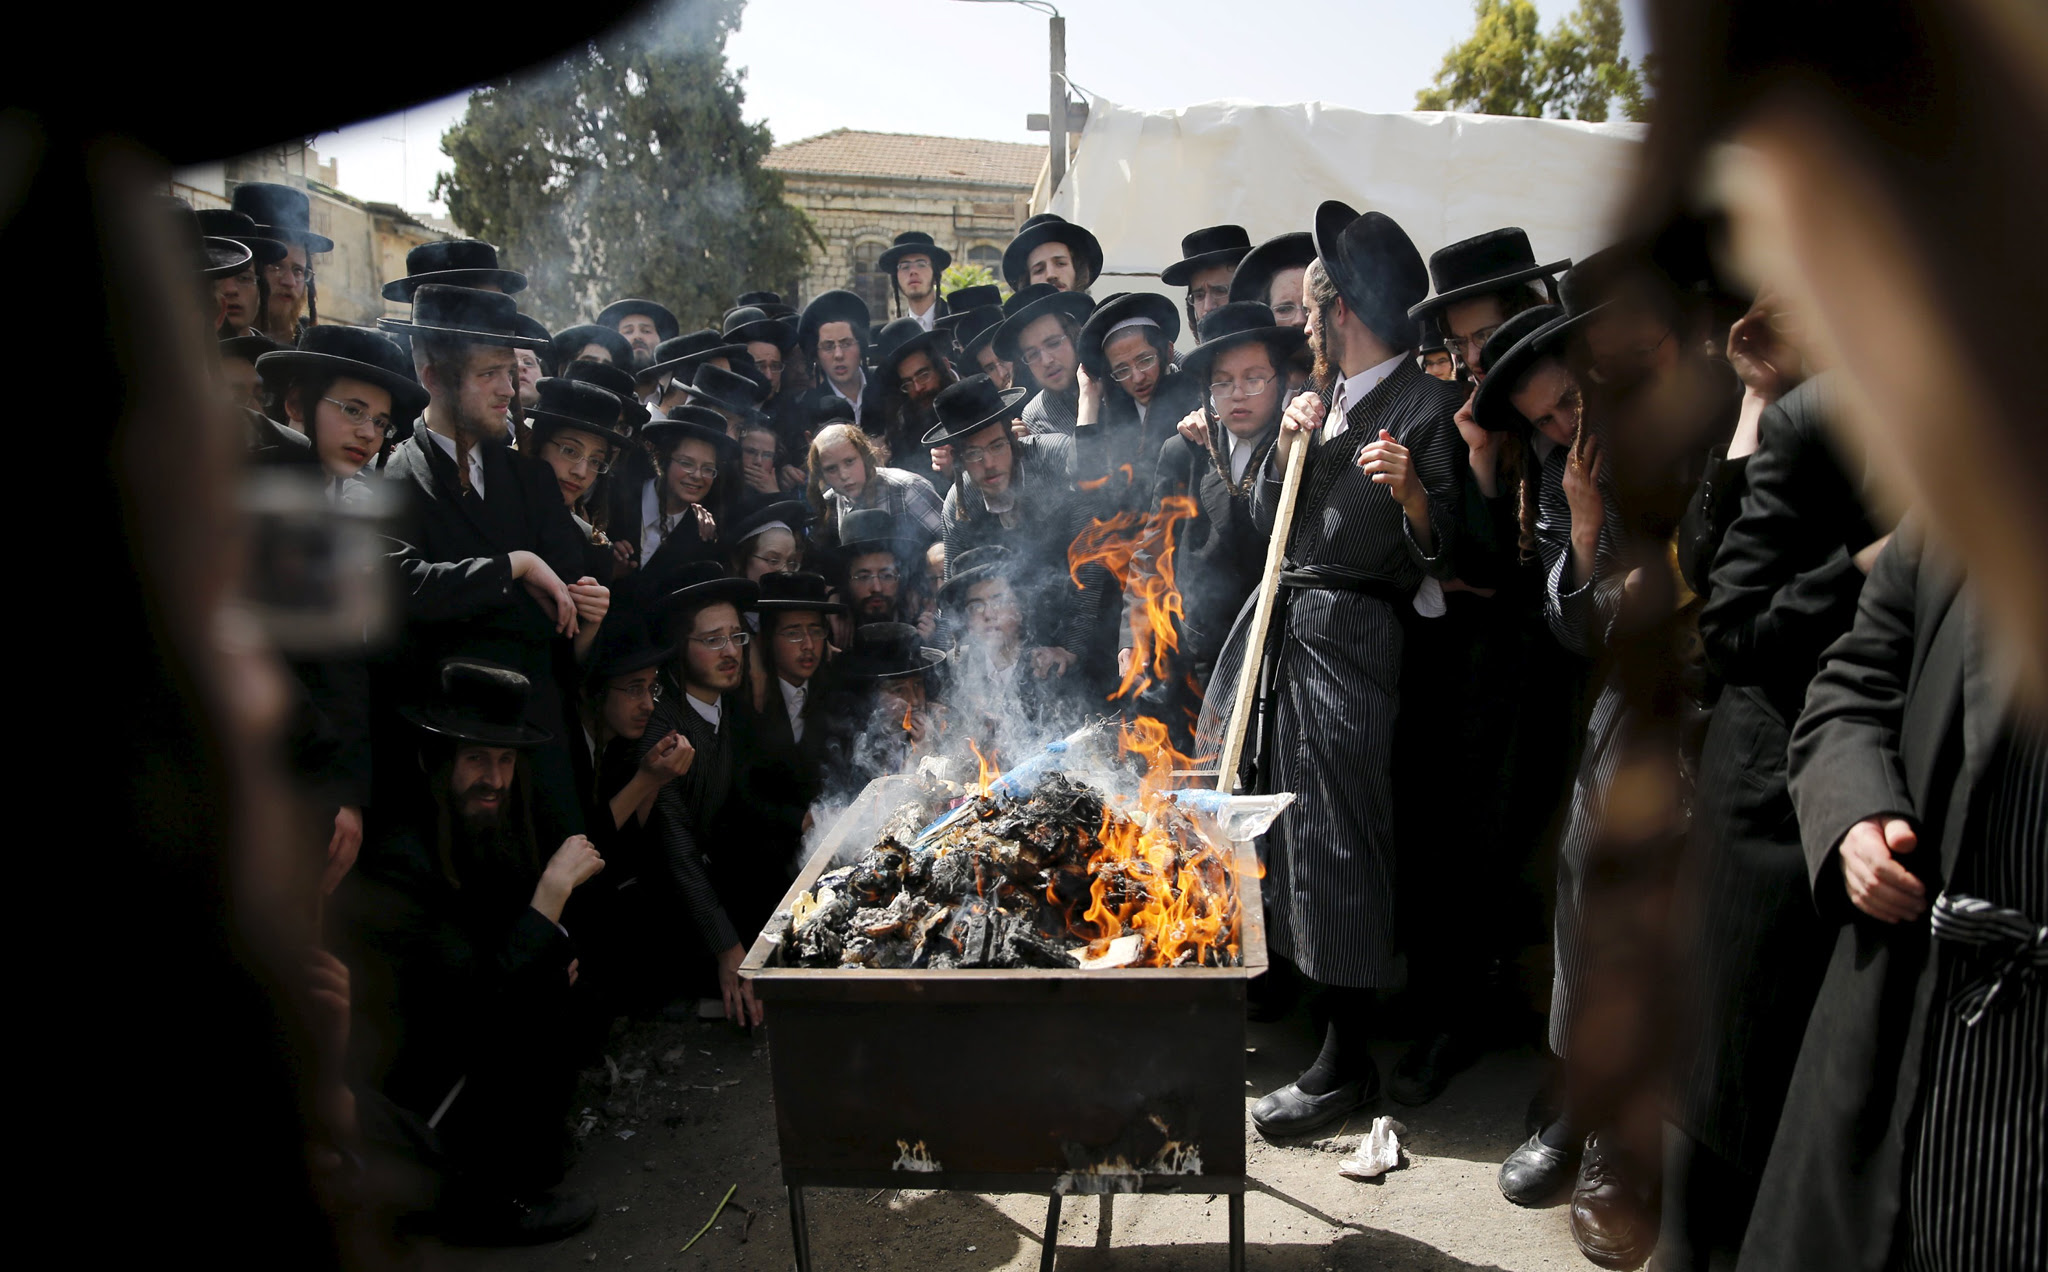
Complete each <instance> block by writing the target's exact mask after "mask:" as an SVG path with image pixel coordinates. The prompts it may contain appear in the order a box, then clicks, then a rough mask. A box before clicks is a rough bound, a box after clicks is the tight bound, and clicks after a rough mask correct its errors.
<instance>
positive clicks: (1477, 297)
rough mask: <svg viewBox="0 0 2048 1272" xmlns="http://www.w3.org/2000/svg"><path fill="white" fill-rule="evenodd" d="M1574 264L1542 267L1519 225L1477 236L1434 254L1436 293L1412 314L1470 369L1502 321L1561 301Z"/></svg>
mask: <svg viewBox="0 0 2048 1272" xmlns="http://www.w3.org/2000/svg"><path fill="white" fill-rule="evenodd" d="M1571 264H1572V263H1571V261H1570V260H1569V259H1566V260H1561V261H1552V262H1550V263H1549V264H1548V265H1538V264H1537V263H1536V253H1535V250H1534V249H1533V248H1531V247H1530V246H1529V235H1528V233H1527V231H1525V230H1523V229H1521V228H1520V227H1518V226H1509V227H1507V228H1506V229H1500V230H1488V231H1487V232H1486V233H1484V234H1475V235H1473V236H1472V237H1471V238H1468V239H1460V240H1459V241H1457V242H1456V243H1453V244H1451V245H1450V246H1448V247H1442V248H1438V249H1437V250H1436V252H1435V253H1433V254H1432V255H1431V256H1430V258H1429V276H1430V280H1431V281H1432V282H1433V283H1434V284H1435V285H1436V294H1435V295H1433V296H1431V297H1430V298H1429V299H1428V300H1425V301H1423V302H1422V303H1421V304H1419V305H1417V306H1415V308H1414V310H1413V311H1412V312H1411V313H1410V314H1409V317H1411V318H1416V319H1419V320H1421V321H1422V322H1423V323H1424V324H1425V325H1432V326H1434V328H1435V329H1437V330H1438V331H1439V332H1440V333H1441V337H1442V340H1443V343H1444V346H1445V347H1446V348H1447V349H1449V350H1450V351H1451V353H1453V354H1455V355H1456V356H1457V358H1458V360H1459V362H1460V363H1461V364H1462V365H1464V366H1465V367H1467V368H1469V367H1470V366H1471V365H1472V364H1473V363H1475V362H1477V361H1479V351H1480V349H1482V348H1483V347H1485V345H1486V341H1487V338H1488V337H1489V336H1491V335H1493V333H1494V332H1495V331H1497V330H1499V329H1500V325H1501V324H1502V323H1504V322H1506V321H1507V320H1508V319H1510V318H1512V317H1514V316H1515V315H1516V314H1518V313H1521V312H1522V311H1523V310H1525V309H1532V308H1534V307H1535V306H1537V305H1543V304H1554V303H1555V302H1556V300H1557V295H1556V292H1557V287H1556V281H1555V280H1556V276H1557V275H1558V274H1559V273H1561V272H1562V271H1564V270H1567V269H1570V268H1571ZM1432 318H1433V319H1434V320H1435V321H1434V323H1433V324H1432V323H1431V319H1432ZM1426 369H1427V368H1425V370H1426ZM1445 378H1448V377H1445Z"/></svg>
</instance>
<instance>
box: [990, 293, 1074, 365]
mask: <svg viewBox="0 0 2048 1272" xmlns="http://www.w3.org/2000/svg"><path fill="white" fill-rule="evenodd" d="M1094 312H1095V301H1094V300H1093V299H1092V298H1090V297H1089V296H1088V294H1087V293H1085V292H1075V291H1061V290H1060V289H1059V288H1057V287H1054V286H1053V285H1052V284H1051V283H1033V284H1031V286H1029V287H1026V288H1025V289H1023V290H1022V291H1020V292H1018V293H1017V294H1015V295H1014V296H1011V297H1010V299H1009V300H1007V301H1005V302H1004V303H1003V325H1002V326H1001V327H1000V328H998V329H997V331H996V336H995V345H996V356H997V357H998V358H1001V359H1002V360H1003V361H1005V362H1015V361H1017V338H1018V337H1019V336H1022V335H1023V334H1024V328H1026V327H1028V326H1030V325H1031V324H1032V323H1034V322H1037V321H1038V320H1039V319H1040V318H1043V317H1045V316H1046V315H1047V314H1064V315H1065V316H1066V317H1068V318H1071V319H1073V320H1074V323H1075V325H1076V326H1079V325H1081V324H1083V323H1086V322H1087V321H1088V317H1089V315H1090V314H1093V313H1094Z"/></svg>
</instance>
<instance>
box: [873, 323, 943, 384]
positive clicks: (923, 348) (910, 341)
mask: <svg viewBox="0 0 2048 1272" xmlns="http://www.w3.org/2000/svg"><path fill="white" fill-rule="evenodd" d="M951 343H952V337H951V336H949V335H947V334H946V333H945V332H942V331H939V330H937V329H936V327H934V329H933V330H931V331H926V330H925V329H924V328H923V327H922V326H921V325H919V323H918V321H917V319H915V318H898V319H897V320H896V321H894V322H892V323H890V324H889V325H888V326H886V327H884V328H882V331H881V334H880V335H878V336H877V337H876V338H875V369H876V370H878V371H880V372H881V373H882V375H883V376H884V377H889V378H893V377H894V376H895V374H896V364H897V363H899V362H901V361H903V360H904V359H905V358H907V357H909V356H910V355H911V354H913V353H929V354H934V355H935V356H936V355H939V354H940V350H941V346H942V345H949V344H951Z"/></svg>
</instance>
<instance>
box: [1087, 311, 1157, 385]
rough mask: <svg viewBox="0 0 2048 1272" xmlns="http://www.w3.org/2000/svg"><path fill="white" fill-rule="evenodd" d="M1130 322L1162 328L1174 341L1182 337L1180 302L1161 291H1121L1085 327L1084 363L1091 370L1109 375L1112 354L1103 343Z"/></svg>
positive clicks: (1094, 374) (1091, 317) (1097, 374)
mask: <svg viewBox="0 0 2048 1272" xmlns="http://www.w3.org/2000/svg"><path fill="white" fill-rule="evenodd" d="M1126 323H1135V324H1137V325H1138V326H1146V325H1148V324H1149V326H1150V327H1152V328H1156V329H1158V331H1159V332H1160V333H1161V334H1162V335H1164V336H1165V337H1166V343H1167V344H1169V345H1170V344H1172V343H1173V342H1174V341H1176V340H1178V339H1180V306H1179V305H1176V304H1174V303H1173V302H1172V301H1170V300H1168V299H1167V298H1166V297H1164V296H1162V295H1160V294H1159V293H1158V292H1119V293H1118V294H1117V295H1114V296H1111V297H1110V298H1109V299H1108V300H1105V301H1103V302H1102V303H1101V304H1100V305H1098V306H1096V308H1095V312H1094V313H1092V314H1090V315H1088V321H1087V322H1086V323H1085V324H1083V325H1082V327H1081V365H1082V366H1085V367H1087V368H1088V374H1090V375H1093V376H1099V377H1101V378H1103V379H1108V378H1109V356H1108V354H1107V353H1105V352H1104V350H1103V346H1104V345H1106V344H1108V343H1109V335H1110V333H1111V332H1113V331H1115V330H1116V329H1117V328H1119V327H1122V326H1123V325H1124V324H1126Z"/></svg>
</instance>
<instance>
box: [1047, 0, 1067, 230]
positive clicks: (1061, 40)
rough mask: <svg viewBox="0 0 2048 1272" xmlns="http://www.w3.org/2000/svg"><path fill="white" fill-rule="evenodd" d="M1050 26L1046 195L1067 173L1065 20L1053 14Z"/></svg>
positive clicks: (1051, 191)
mask: <svg viewBox="0 0 2048 1272" xmlns="http://www.w3.org/2000/svg"><path fill="white" fill-rule="evenodd" d="M1050 25H1051V27H1052V100H1051V102H1050V104H1049V105H1048V107H1047V109H1046V115H1045V122H1046V125H1047V129H1046V130H1047V132H1049V133H1050V134H1051V136H1052V141H1051V143H1050V144H1051V146H1052V155H1051V163H1052V184H1051V185H1050V186H1048V187H1047V188H1046V195H1047V197H1048V198H1050V197H1051V196H1052V195H1053V194H1056V193H1058V191H1059V188H1060V181H1061V180H1062V179H1063V178H1064V177H1065V176H1066V175H1067V20H1066V19H1065V18H1063V17H1061V16H1060V15H1059V14H1057V13H1055V14H1053V15H1052V18H1051V19H1050Z"/></svg>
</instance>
